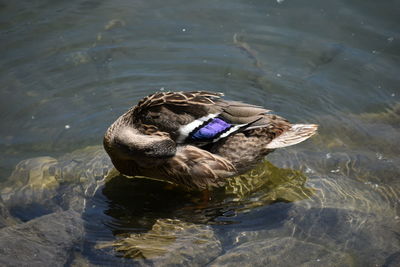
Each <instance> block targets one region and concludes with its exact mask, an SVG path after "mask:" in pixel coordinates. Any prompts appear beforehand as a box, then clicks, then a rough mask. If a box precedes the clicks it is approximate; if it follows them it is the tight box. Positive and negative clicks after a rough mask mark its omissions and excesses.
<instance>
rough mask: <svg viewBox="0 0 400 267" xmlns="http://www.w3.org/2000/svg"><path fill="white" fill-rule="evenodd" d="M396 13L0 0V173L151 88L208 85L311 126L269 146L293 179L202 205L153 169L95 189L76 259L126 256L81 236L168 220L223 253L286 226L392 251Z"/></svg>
mask: <svg viewBox="0 0 400 267" xmlns="http://www.w3.org/2000/svg"><path fill="white" fill-rule="evenodd" d="M399 13H400V3H399V1H396V0H392V1H389V0H388V1H384V2H377V1H371V0H368V1H357V0H352V1H330V2H328V1H303V0H302V1H292V0H284V1H185V2H184V3H183V2H181V1H172V0H171V1H126V0H117V1H91V0H87V1H83V0H79V1H78V0H77V1H68V2H65V1H43V0H42V1H14V2H11V1H8V3H7V2H5V1H2V2H1V3H0V15H1V16H0V39H1V40H0V47H1V51H2V56H1V59H0V62H1V64H0V74H1V75H0V82H1V84H2V86H1V88H0V92H1V100H0V101H1V105H0V106H1V109H2V110H1V116H0V123H1V124H0V125H1V128H0V181H4V180H5V179H6V178H7V177H8V176H10V174H11V171H12V170H13V168H14V166H15V165H16V164H17V163H18V162H19V161H21V160H24V159H27V158H32V157H37V156H52V157H58V156H61V155H64V154H66V153H67V152H72V151H74V150H76V149H80V148H83V147H86V146H88V145H99V144H101V142H102V140H101V139H102V135H103V133H104V132H105V130H106V128H107V127H108V126H109V125H110V124H111V123H112V122H113V121H114V120H115V118H116V117H118V116H119V115H120V114H122V113H123V112H124V111H125V110H127V109H128V108H129V107H130V106H132V105H134V104H135V103H137V101H138V100H139V99H140V98H142V97H143V96H145V95H147V94H149V93H151V92H154V91H156V90H201V89H204V90H212V91H220V92H223V93H225V95H226V97H227V98H229V99H235V100H240V101H244V102H249V103H252V104H256V105H261V106H265V107H267V108H269V109H272V110H274V111H275V112H276V113H278V114H279V115H282V116H284V117H286V118H288V119H289V120H291V121H293V122H308V123H318V124H319V125H320V130H319V135H318V136H316V137H313V138H312V139H311V140H309V141H307V142H305V143H303V144H300V145H297V146H295V147H291V148H288V149H282V150H280V151H276V152H274V154H272V155H271V156H270V157H269V160H270V161H271V162H272V164H274V166H276V167H277V168H281V169H282V168H286V169H288V168H289V169H291V170H293V171H294V172H293V173H294V174H296V175H297V176H296V175H294V176H295V177H297V178H296V179H297V180H299V179H300V180H301V181H303V180H305V181H304V183H305V184H304V185H303V184H302V183H301V182H299V183H298V184H295V185H293V186H292V187H291V186H288V180H287V179H286V180H285V179H282V181H278V182H276V183H275V184H276V186H272V187H271V185H263V184H261V185H259V187H256V188H251V189H250V191H249V192H244V193H243V194H241V193H239V194H229V193H228V194H227V193H221V192H216V193H215V195H214V196H213V197H214V200H213V202H212V203H209V204H208V206H207V207H198V206H197V204H196V201H197V200H198V199H199V198H200V196H197V195H194V196H192V195H189V196H188V195H186V194H184V193H181V192H178V193H177V192H175V191H168V190H165V189H164V187H163V185H161V184H159V183H157V182H153V181H141V180H140V181H138V182H136V181H135V182H131V181H130V182H129V183H130V184H129V186H128V185H125V186H126V188H129V189H132V190H130V191H129V190H125V191H124V190H122V189H121V188H119V189H118V188H117V189H115V190H114V191H115V192H119V193H121V195H122V197H115V194H114V195H113V194H112V192H113V190H107V186H106V187H105V189H104V188H103V189H102V190H99V191H98V192H97V193H96V194H95V196H94V197H93V199H91V200H90V201H92V202H93V203H92V204H93V205H92V206H93V207H94V208H91V209H90V208H89V209H88V210H87V211H86V212H85V214H84V218H85V221H86V222H87V224H86V231H87V236H86V240H85V246H84V249H83V253H82V254H83V256H84V257H86V258H89V259H90V261H91V262H93V263H96V264H113V263H122V262H124V263H126V262H125V261H124V260H122V259H121V258H119V257H116V254H115V253H114V252H113V251H112V250H111V249H110V251H106V252H105V251H103V250H98V249H95V244H97V243H98V242H103V241H110V240H112V239H113V238H115V236H114V235H118V234H121V233H126V232H135V233H136V232H146V231H148V230H149V229H151V227H152V225H153V224H154V223H155V221H156V220H157V219H159V218H178V219H180V220H183V221H189V222H190V223H197V224H204V225H205V224H207V225H212V230H213V231H215V233H216V235H217V237H218V239H219V240H220V242H221V247H222V250H221V252H220V255H225V256H226V258H229V257H231V258H232V259H231V261H235V260H236V261H237V262H241V258H240V251H246V250H245V248H244V247H243V246H244V245H245V244H252V243H251V242H256V241H257V242H258V241H260V240H261V241H262V240H269V239H271V238H276V237H278V238H281V239H282V238H287V237H291V238H295V239H296V240H300V241H301V242H311V243H313V244H318V245H323V246H324V247H325V248H326V249H328V250H329V251H335V252H340V253H345V254H346V255H347V256H348V255H350V256H348V257H350V258H351V260H349V261H347V260H345V261H344V262H346V263H348V264H349V265H355V266H358V265H360V266H361V265H363V264H369V265H370V266H373V265H375V264H376V265H378V266H380V265H383V264H392V262H394V261H396V260H399V258H400V256H398V253H399V251H400V245H399V240H398V235H399V231H398V229H399V228H400V227H399V226H400V218H399V216H400V215H399V212H400V209H399V200H398V199H399V192H400V191H399V190H400V180H399V173H400V168H399V166H400V158H399V152H400V148H399V145H398V144H399V142H400V134H399V125H400V106H399V105H400V104H399V102H400V101H399V99H400V78H399V75H398V74H399V73H400V64H399V62H400V41H399V40H400V32H399V29H400V19H399V18H400V17H399V16H398V14H399ZM268 166H269V167H268ZM268 166H267V167H268V168H273V167H271V166H270V165H268ZM267 167H265V168H267ZM268 168H267V169H268ZM296 170H297V171H300V172H301V173H300V174H298V173H297V172H296ZM274 173H275V174H276V175H277V176H279V177H291V176H290V175H289V176H285V175H287V173H286V172H284V171H282V172H280V171H275V172H274ZM289 180H290V179H289ZM131 183H132V184H131ZM239 184H240V183H239ZM289 184H290V183H289ZM109 187H110V185H108V188H109ZM242 187H243V188H245V186H242ZM126 188H125V189H126ZM292 188H297V189H298V190H297V191H296V190H295V192H297V193H296V194H295V195H296V196H297V197H293V194H290V192H291V191H290V190H291V189H292ZM309 188H313V189H309ZM300 189H301V190H300ZM121 190H122V191H121ZM232 190H233V191H234V192H236V191H235V190H236V189H232ZM299 190H300V191H301V192H303V190H304V192H305V195H303V197H299V193H298V192H299ZM228 191H229V190H228ZM110 192H111V193H110ZM288 192H289V193H288ZM130 194H132V195H130ZM274 194H275V195H274ZM300 195H301V194H300ZM141 201H142V203H141ZM188 207H189V208H188ZM193 210H195V212H193ZM193 213H195V214H196V216H193ZM33 214H34V213H33ZM23 219H24V220H26V219H29V218H25V217H24V218H23ZM99 222H100V223H99ZM296 244H297V243H296ZM293 246H294V247H296V245H293ZM235 249H236V250H235ZM241 249H242V250H241ZM396 253H397V254H396ZM238 255H239V256H238ZM251 255H253V254H251ZM262 255H264V254H262ZM371 255H374V256H371ZM396 255H397V256H396ZM281 256H282V257H281V258H280V260H281V261H282V264H283V262H284V260H286V258H287V256H285V255H281ZM347 256H346V257H347ZM256 257H258V256H257V254H254V258H253V260H254V261H255V262H256V260H257V259H256ZM346 257H344V258H346ZM396 257H397V258H396ZM278 258H279V257H278ZM346 259H347V258H346ZM289 260H290V257H289ZM315 260H317V259H315ZM399 261H400V260H399ZM127 262H128V263H129V260H128V261H127ZM278 262H279V261H278ZM317 262H318V261H316V262H314V263H317ZM328 262H329V261H328ZM225 263H228V264H229V263H232V262H229V261H228V262H226V259H224V258H223V256H222V257H220V258H217V259H216V260H215V261H214V264H225ZM286 263H287V262H286ZM289 263H291V264H295V263H296V259H294V258H293V259H292V262H289ZM310 264H311V263H310ZM283 265H284V264H283ZM393 266H394V265H393Z"/></svg>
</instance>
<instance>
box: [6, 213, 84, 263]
mask: <svg viewBox="0 0 400 267" xmlns="http://www.w3.org/2000/svg"><path fill="white" fill-rule="evenodd" d="M83 234H84V231H83V221H82V219H81V218H80V214H79V213H77V212H75V211H72V210H70V211H64V212H55V213H52V214H49V215H45V216H42V217H40V218H37V219H34V220H31V221H29V222H27V223H23V224H17V225H13V226H9V227H5V228H2V229H0V265H2V266H64V265H65V264H66V263H67V262H68V261H69V257H70V253H71V252H72V251H73V250H74V249H78V250H79V249H80V243H81V241H82V238H83ZM75 246H76V247H75Z"/></svg>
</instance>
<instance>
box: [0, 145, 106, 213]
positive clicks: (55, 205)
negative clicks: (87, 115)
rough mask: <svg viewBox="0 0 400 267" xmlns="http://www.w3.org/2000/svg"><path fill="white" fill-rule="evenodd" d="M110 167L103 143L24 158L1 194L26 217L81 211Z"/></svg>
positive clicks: (15, 210) (15, 211) (2, 197)
mask: <svg viewBox="0 0 400 267" xmlns="http://www.w3.org/2000/svg"><path fill="white" fill-rule="evenodd" d="M111 169H112V164H111V161H110V160H109V158H108V156H107V155H106V153H105V152H104V151H103V149H102V148H101V147H100V146H95V147H87V148H84V149H80V150H77V151H74V152H72V153H69V154H66V155H65V156H63V157H61V158H59V159H55V158H52V157H37V158H32V159H27V160H23V161H21V162H20V163H19V164H17V166H16V167H15V169H14V171H13V172H12V174H11V176H10V177H9V178H8V179H7V180H6V181H5V182H4V183H2V184H1V190H0V198H1V199H2V200H3V202H4V205H5V207H7V208H8V209H9V210H10V211H11V213H12V214H13V215H15V216H16V217H19V218H21V219H22V220H23V221H28V220H30V219H33V218H36V217H40V216H42V215H45V214H49V213H52V212H56V211H62V210H68V209H74V210H76V211H78V212H82V211H83V209H84V204H85V197H86V196H90V195H92V194H93V191H94V190H95V189H96V188H97V186H98V183H99V182H100V181H102V180H103V179H104V178H105V176H106V175H107V174H108V172H109V171H110V170H111Z"/></svg>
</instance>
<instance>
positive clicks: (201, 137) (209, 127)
mask: <svg viewBox="0 0 400 267" xmlns="http://www.w3.org/2000/svg"><path fill="white" fill-rule="evenodd" d="M231 127H232V124H229V123H227V122H226V121H224V120H222V119H220V118H214V119H212V120H210V121H207V122H206V123H205V124H203V125H201V126H200V127H199V128H197V129H194V130H193V132H192V133H190V135H189V139H190V140H192V141H210V140H213V139H215V138H217V137H219V136H220V135H221V134H223V133H224V132H226V131H228V130H229V129H230V128H231Z"/></svg>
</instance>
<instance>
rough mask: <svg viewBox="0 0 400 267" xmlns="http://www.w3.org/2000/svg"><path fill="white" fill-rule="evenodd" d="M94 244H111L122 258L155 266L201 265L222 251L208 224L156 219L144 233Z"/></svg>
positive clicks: (102, 246) (104, 245)
mask: <svg viewBox="0 0 400 267" xmlns="http://www.w3.org/2000/svg"><path fill="white" fill-rule="evenodd" d="M97 247H98V248H99V249H101V248H106V247H114V249H115V251H116V252H117V253H119V254H120V255H121V256H123V257H126V258H133V259H142V261H139V262H138V263H140V264H141V265H148V264H151V265H154V266H175V265H176V266H203V265H205V264H207V263H208V262H210V261H211V260H212V259H214V258H215V257H216V256H218V255H219V254H220V252H221V244H220V242H219V240H218V239H217V238H216V236H215V234H214V231H213V230H212V228H211V227H210V226H206V225H196V224H191V223H186V222H182V221H180V220H172V219H160V220H157V222H156V223H155V224H154V225H153V228H152V229H151V230H150V231H148V232H147V233H143V234H130V235H128V236H123V237H120V238H119V239H118V240H116V241H115V242H111V243H103V244H99V245H98V246H97Z"/></svg>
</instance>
